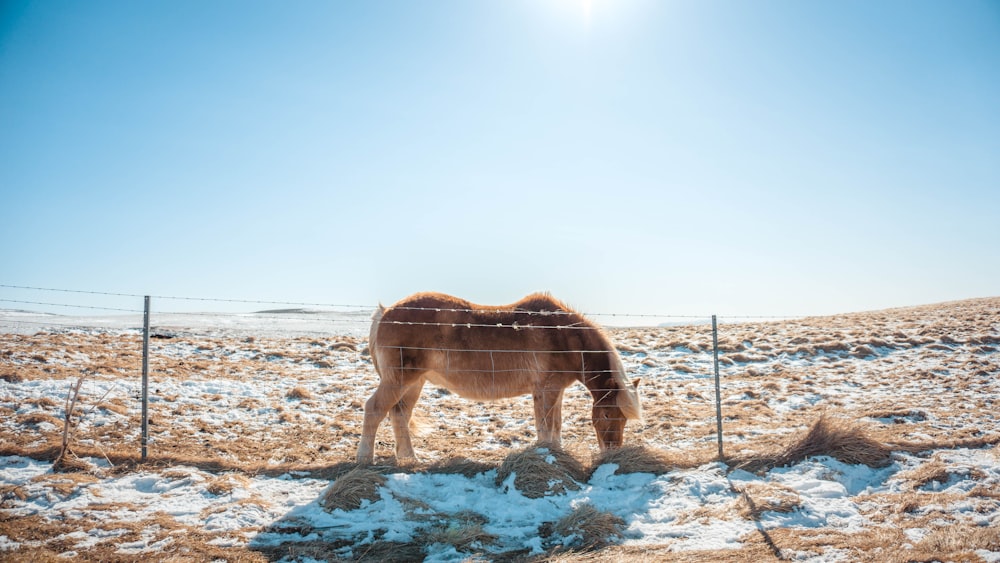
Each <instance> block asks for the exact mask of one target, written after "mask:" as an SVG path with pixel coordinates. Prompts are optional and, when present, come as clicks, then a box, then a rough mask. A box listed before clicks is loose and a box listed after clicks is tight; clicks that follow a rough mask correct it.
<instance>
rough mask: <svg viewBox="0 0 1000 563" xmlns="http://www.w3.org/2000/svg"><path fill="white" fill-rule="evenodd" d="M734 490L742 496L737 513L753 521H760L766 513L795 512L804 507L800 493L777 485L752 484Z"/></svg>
mask: <svg viewBox="0 0 1000 563" xmlns="http://www.w3.org/2000/svg"><path fill="white" fill-rule="evenodd" d="M734 490H735V491H736V492H737V493H739V494H740V498H739V500H738V501H737V506H736V510H737V512H738V513H739V514H740V516H742V517H743V518H748V519H751V520H759V519H760V517H761V515H763V514H764V513H765V512H783V513H788V512H794V511H795V510H796V509H798V508H799V507H800V506H801V505H802V498H801V497H799V494H798V493H796V492H795V491H794V490H792V489H790V488H788V487H784V486H782V485H778V484H776V483H752V484H749V485H745V486H743V487H740V488H737V489H734Z"/></svg>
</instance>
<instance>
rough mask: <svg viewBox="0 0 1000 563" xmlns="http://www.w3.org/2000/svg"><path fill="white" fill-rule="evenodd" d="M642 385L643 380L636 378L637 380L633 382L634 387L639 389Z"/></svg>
mask: <svg viewBox="0 0 1000 563" xmlns="http://www.w3.org/2000/svg"><path fill="white" fill-rule="evenodd" d="M640 383H642V379H640V378H638V377H637V378H635V379H633V380H632V387H634V388H636V389H638V388H639V384H640Z"/></svg>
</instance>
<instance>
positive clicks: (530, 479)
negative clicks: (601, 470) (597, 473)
mask: <svg viewBox="0 0 1000 563" xmlns="http://www.w3.org/2000/svg"><path fill="white" fill-rule="evenodd" d="M511 475H513V476H514V488H516V489H517V490H518V491H520V492H521V494H522V495H524V496H526V497H528V498H541V497H544V496H547V495H558V494H562V493H565V492H566V491H578V490H580V481H585V480H586V479H587V476H588V475H587V471H586V469H584V467H583V465H582V464H581V463H580V462H579V461H577V460H576V458H574V457H573V456H571V455H570V454H569V453H567V452H566V451H565V450H563V449H562V448H559V447H555V446H540V447H534V446H532V447H529V448H526V449H524V450H521V451H518V452H515V453H513V454H510V455H508V456H507V457H506V458H504V460H503V463H502V464H500V468H499V469H498V470H497V477H496V484H497V486H498V487H499V486H501V485H503V483H504V482H505V481H507V479H508V478H510V476H511Z"/></svg>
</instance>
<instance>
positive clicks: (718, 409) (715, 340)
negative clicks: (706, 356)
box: [712, 315, 723, 461]
mask: <svg viewBox="0 0 1000 563" xmlns="http://www.w3.org/2000/svg"><path fill="white" fill-rule="evenodd" d="M712 355H713V356H714V359H715V423H716V433H717V434H718V436H719V460H720V461H721V460H722V459H723V455H722V390H721V388H720V385H719V325H718V324H717V323H716V320H715V315H712Z"/></svg>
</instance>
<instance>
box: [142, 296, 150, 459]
mask: <svg viewBox="0 0 1000 563" xmlns="http://www.w3.org/2000/svg"><path fill="white" fill-rule="evenodd" d="M148 443H149V296H148V295H147V296H146V297H145V307H144V308H143V313H142V461H143V462H145V461H146V445H147V444H148Z"/></svg>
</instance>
